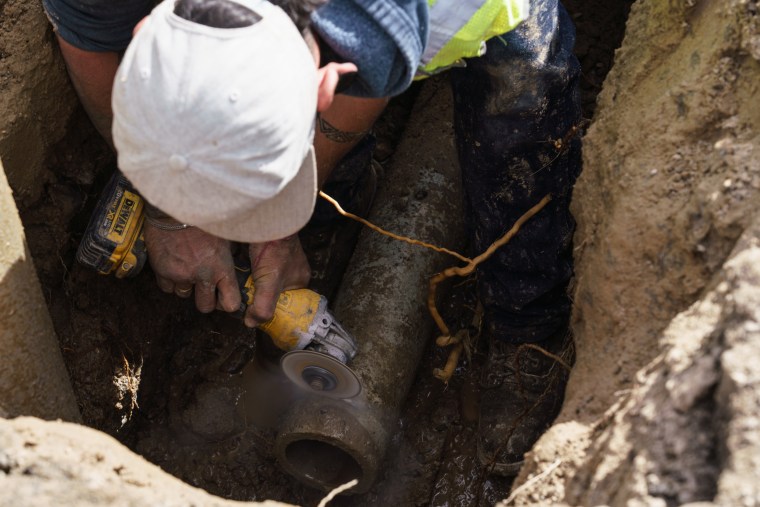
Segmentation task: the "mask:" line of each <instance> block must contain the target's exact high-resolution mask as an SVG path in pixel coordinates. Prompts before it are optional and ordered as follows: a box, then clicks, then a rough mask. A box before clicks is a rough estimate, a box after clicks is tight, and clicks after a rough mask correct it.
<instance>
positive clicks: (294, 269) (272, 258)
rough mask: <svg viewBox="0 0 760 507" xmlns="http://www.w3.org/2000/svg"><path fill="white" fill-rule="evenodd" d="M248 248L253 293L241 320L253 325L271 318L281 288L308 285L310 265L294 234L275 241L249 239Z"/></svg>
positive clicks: (297, 287)
mask: <svg viewBox="0 0 760 507" xmlns="http://www.w3.org/2000/svg"><path fill="white" fill-rule="evenodd" d="M248 250H249V255H250V257H251V276H252V277H253V285H254V294H253V303H252V304H251V305H250V306H249V307H248V308H247V309H246V312H245V317H244V320H243V321H244V323H245V325H246V326H248V327H256V326H257V325H259V324H261V323H264V322H267V321H269V320H271V319H272V316H273V315H274V310H275V307H276V306H277V300H278V299H279V297H280V293H281V292H282V291H284V290H288V289H300V288H303V287H306V286H307V285H308V283H309V279H310V278H311V268H309V261H308V260H307V259H306V254H305V253H304V251H303V248H301V241H300V240H299V239H298V236H297V235H295V234H294V235H292V236H290V237H287V238H285V239H280V240H277V241H269V242H267V243H251V244H250V245H249V248H248Z"/></svg>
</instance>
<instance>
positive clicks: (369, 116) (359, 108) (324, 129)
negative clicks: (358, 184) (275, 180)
mask: <svg viewBox="0 0 760 507" xmlns="http://www.w3.org/2000/svg"><path fill="white" fill-rule="evenodd" d="M387 104H388V99H387V98H379V99H365V98H357V97H350V96H348V95H336V97H335V100H334V101H333V103H332V105H331V106H330V108H329V109H327V111H324V112H323V113H321V114H320V115H319V118H317V128H316V134H315V136H314V148H315V151H316V155H317V171H318V173H319V174H318V182H319V186H320V187H321V186H322V184H323V183H324V182H325V180H326V179H327V177H328V176H329V175H330V173H331V172H332V170H333V168H334V167H335V166H336V165H337V163H338V162H340V160H341V159H342V158H343V156H345V155H346V154H347V153H348V152H349V151H350V150H351V148H353V147H354V146H356V144H357V143H358V142H359V141H360V140H361V139H362V137H364V135H366V133H367V132H368V131H369V130H370V129H371V128H372V125H374V123H375V121H376V120H377V118H378V117H379V116H380V114H381V113H382V112H383V110H384V109H385V106H386V105H387Z"/></svg>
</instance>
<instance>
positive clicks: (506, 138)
mask: <svg viewBox="0 0 760 507" xmlns="http://www.w3.org/2000/svg"><path fill="white" fill-rule="evenodd" d="M531 11H532V12H531V17H530V19H529V20H527V21H526V22H525V23H523V24H522V25H520V26H519V27H518V28H517V29H515V30H513V31H512V32H509V33H507V34H504V35H502V36H500V37H494V38H492V39H491V40H490V41H489V42H488V45H487V51H486V54H485V55H484V56H482V57H480V58H475V59H471V60H467V66H466V67H464V68H458V69H452V70H451V71H450V75H451V82H452V85H453V90H454V109H455V112H454V124H455V130H456V136H457V148H458V152H459V160H460V164H461V168H462V177H463V180H464V189H465V197H466V209H467V220H466V222H467V226H468V230H469V237H470V245H471V248H472V250H473V251H472V254H474V255H477V254H480V253H481V252H483V251H484V250H485V249H486V248H488V246H489V245H491V244H492V243H493V242H494V241H496V240H497V239H498V238H499V237H501V236H502V235H503V234H504V233H505V232H506V231H508V230H509V229H510V228H511V227H512V225H513V224H514V223H515V222H516V221H517V219H518V218H520V216H522V215H523V214H524V213H525V212H526V211H528V210H529V209H530V208H531V207H532V206H534V205H535V204H537V203H538V202H539V201H540V200H541V199H542V198H543V197H544V196H545V195H546V194H551V195H552V200H551V201H550V202H549V204H548V205H547V206H546V207H545V208H544V209H543V210H542V211H540V212H539V213H538V214H537V215H535V216H534V217H533V218H531V219H530V220H529V221H528V222H527V223H525V225H523V226H522V228H521V229H520V232H519V233H518V234H517V235H516V236H515V237H514V238H513V239H512V240H511V241H510V242H509V243H508V244H507V245H506V246H503V247H502V248H501V249H500V250H498V251H497V253H496V254H495V255H494V256H492V257H491V258H490V259H489V260H488V261H486V262H485V263H483V264H481V265H480V266H479V267H478V289H479V292H480V298H481V301H482V303H483V305H484V309H485V319H486V320H485V325H486V326H487V327H485V330H486V331H487V332H488V333H489V334H491V335H492V336H493V337H494V338H496V339H502V340H507V341H510V342H513V343H522V342H537V341H540V340H543V339H545V338H548V337H550V336H551V335H552V334H553V333H556V332H559V331H561V330H562V329H564V327H565V326H566V324H567V321H568V317H569V313H570V301H569V297H568V294H567V285H568V282H569V280H570V278H571V276H572V269H573V264H572V260H573V259H572V235H573V231H574V227H575V222H574V220H573V217H572V216H571V214H570V211H569V209H568V206H569V203H570V197H571V192H572V187H573V184H574V183H575V180H576V178H577V177H578V174H579V172H580V169H581V158H580V141H579V139H578V137H577V136H572V133H573V132H574V130H573V129H574V127H576V126H578V124H579V122H580V121H581V108H580V97H579V92H578V80H579V76H580V66H579V64H578V61H577V59H576V58H575V56H574V55H573V52H572V51H573V45H574V42H575V29H574V27H573V25H572V21H571V20H570V17H569V15H568V14H567V12H566V11H565V9H564V7H562V5H560V4H559V3H558V2H557V0H540V1H534V2H531ZM558 140H559V143H556V142H555V141H558Z"/></svg>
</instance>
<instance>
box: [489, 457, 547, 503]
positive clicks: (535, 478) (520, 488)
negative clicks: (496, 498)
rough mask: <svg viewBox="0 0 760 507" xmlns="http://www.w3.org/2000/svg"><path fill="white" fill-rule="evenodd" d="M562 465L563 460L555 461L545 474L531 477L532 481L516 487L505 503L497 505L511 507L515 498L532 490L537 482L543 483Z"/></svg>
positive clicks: (529, 480)
mask: <svg viewBox="0 0 760 507" xmlns="http://www.w3.org/2000/svg"><path fill="white" fill-rule="evenodd" d="M561 464H562V460H561V459H556V460H554V462H553V463H552V464H551V465H549V466H548V467H547V468H546V470H544V471H543V472H541V473H540V474H538V475H535V476H533V477H531V478H530V479H528V480H527V481H525V482H524V483H523V484H521V485H520V486H518V487H516V488H515V490H514V491H513V492H512V493H511V494H510V495H509V496H508V497H507V499H506V500H504V501H503V502H499V503H498V504H496V505H497V507H506V506H507V505H509V504H510V503H512V502H513V501H514V500H515V498H517V495H519V494H520V493H521V492H523V491H524V490H526V489H528V488H530V487H531V486H533V485H534V484H536V483H537V482H539V481H542V480H543V479H545V478H546V477H548V476H549V474H551V473H552V472H554V470H556V469H557V467H559V466H560V465H561Z"/></svg>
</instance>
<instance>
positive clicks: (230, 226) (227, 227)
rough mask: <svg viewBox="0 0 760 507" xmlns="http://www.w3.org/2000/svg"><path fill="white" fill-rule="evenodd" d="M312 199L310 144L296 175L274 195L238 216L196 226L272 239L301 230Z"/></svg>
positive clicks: (247, 238)
mask: <svg viewBox="0 0 760 507" xmlns="http://www.w3.org/2000/svg"><path fill="white" fill-rule="evenodd" d="M316 199H317V162H316V158H315V156H314V147H313V146H312V147H310V148H309V151H308V153H307V154H306V157H304V160H303V162H302V163H301V167H300V168H299V169H298V172H297V173H296V175H295V176H294V177H293V179H292V180H290V182H288V184H287V185H285V186H284V187H283V189H282V190H281V191H280V192H279V193H278V194H277V195H275V196H274V197H272V198H269V199H266V200H264V201H262V202H260V203H259V204H258V205H257V206H256V207H255V208H252V209H251V210H247V211H244V212H241V213H240V214H239V216H236V217H233V218H228V219H226V220H224V221H220V222H210V223H204V224H197V226H198V228H200V229H202V230H204V231H206V232H208V233H209V234H213V235H214V236H218V237H220V238H225V239H228V240H230V241H238V242H241V243H263V242H266V241H274V240H277V239H282V238H285V237H287V236H290V235H291V234H295V233H296V232H298V231H299V230H301V228H302V227H303V226H304V225H306V223H307V222H308V221H309V219H310V218H311V215H312V213H313V212H314V204H315V202H316Z"/></svg>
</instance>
